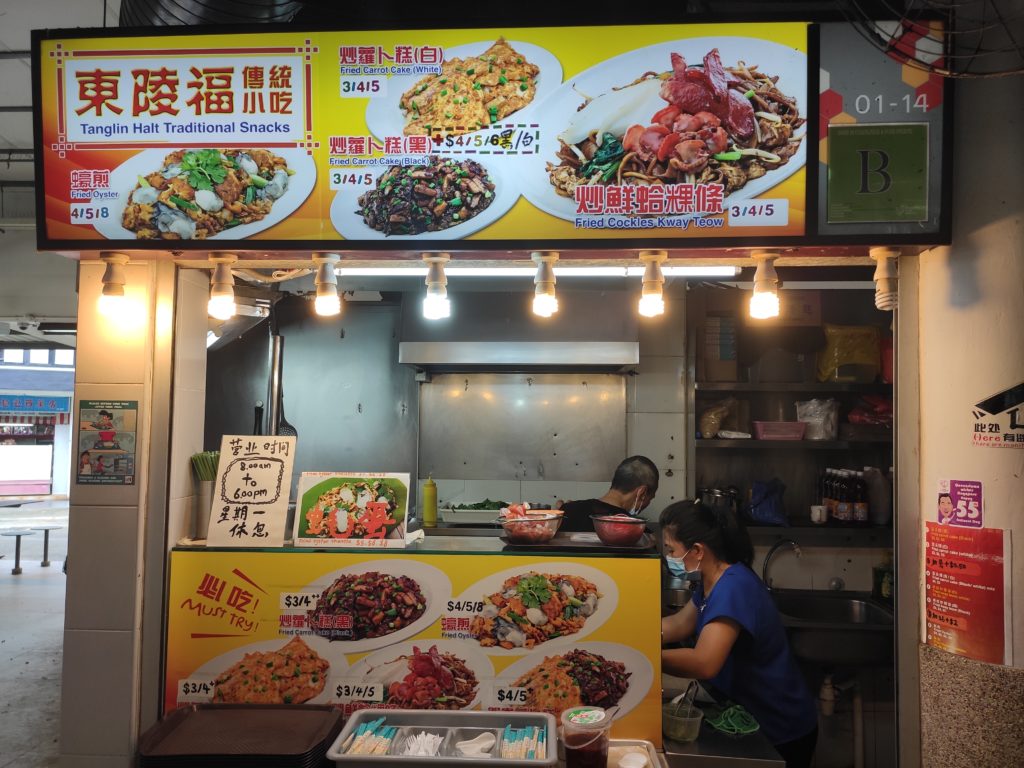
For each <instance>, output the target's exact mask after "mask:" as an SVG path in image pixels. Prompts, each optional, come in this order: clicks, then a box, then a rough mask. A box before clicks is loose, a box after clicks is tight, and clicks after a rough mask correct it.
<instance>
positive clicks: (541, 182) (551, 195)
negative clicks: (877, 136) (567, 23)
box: [520, 37, 810, 221]
mask: <svg viewBox="0 0 1024 768" xmlns="http://www.w3.org/2000/svg"><path fill="white" fill-rule="evenodd" d="M712 48H718V51H719V53H720V54H721V57H722V64H723V65H725V66H726V67H731V66H735V65H736V63H737V62H739V61H741V60H742V61H744V62H746V63H747V64H748V65H751V66H752V65H754V64H757V65H758V67H759V69H760V70H761V71H762V72H765V73H766V74H769V75H778V77H779V80H778V85H779V90H781V91H782V92H783V93H785V94H786V95H787V96H791V97H793V98H795V99H796V100H797V106H798V107H799V109H800V110H801V113H802V114H803V116H804V117H805V118H808V119H810V116H809V115H808V114H807V54H805V53H803V52H802V51H797V50H794V49H793V48H789V47H787V46H785V45H781V44H779V43H773V42H770V41H768V40H757V39H754V38H749V37H697V38H692V39H689V40H674V41H670V42H666V43H658V44H657V45H651V46H648V47H646V48H638V49H636V50H634V51H629V52H627V53H623V54H621V55H619V56H615V57H614V58H611V59H607V60H606V61H602V62H601V63H600V64H597V65H595V66H593V67H591V68H590V69H588V70H585V71H584V72H581V73H580V74H579V75H577V76H576V77H574V78H571V79H570V80H569V81H567V82H566V83H565V85H563V86H562V87H561V88H559V89H558V90H557V91H556V92H555V93H554V94H552V95H551V96H550V97H549V98H548V99H546V100H545V101H544V103H543V104H541V105H540V107H539V108H538V111H537V115H536V117H537V121H538V122H539V123H540V124H541V125H542V126H543V128H542V130H541V136H540V149H539V152H538V154H535V155H525V156H523V157H521V158H520V162H521V163H522V164H523V166H522V167H523V173H522V176H521V177H520V179H521V180H520V184H521V191H522V194H523V196H524V197H526V199H527V200H529V201H530V202H531V203H533V204H534V205H535V206H536V207H538V208H540V209H541V210H542V211H546V212H547V213H550V214H551V215H553V216H557V217H559V218H560V219H565V220H567V221H572V220H573V219H574V218H576V216H577V215H578V214H577V213H576V203H575V202H574V201H572V200H570V199H569V198H567V197H562V196H561V195H559V194H558V193H557V192H555V188H554V187H553V186H551V184H550V183H549V181H548V173H547V170H546V169H545V165H546V163H548V162H555V161H556V160H557V158H556V157H555V155H556V153H557V152H558V134H560V133H561V132H562V131H564V130H565V129H566V128H567V127H568V125H569V122H570V120H571V119H572V117H573V115H575V114H576V111H577V108H578V107H579V106H580V104H581V103H583V99H584V97H583V96H582V95H581V94H586V95H587V96H590V97H592V98H593V97H597V96H599V95H601V94H602V93H605V92H607V91H609V90H611V89H612V88H614V87H616V86H623V85H627V84H628V83H630V82H632V81H633V80H634V79H635V78H637V77H639V76H640V75H642V74H643V73H644V72H647V71H652V72H666V71H668V70H669V69H671V66H672V64H671V60H670V54H671V53H673V52H675V53H679V54H682V56H683V58H685V59H686V62H687V64H691V65H692V64H697V63H701V62H703V61H704V55H705V54H706V53H707V52H708V51H710V50H711V49H712ZM666 103H667V102H665V100H664V99H662V98H661V97H659V96H657V95H656V94H655V95H652V96H651V97H650V98H649V99H648V100H647V103H646V104H645V105H644V107H643V108H642V109H639V110H638V111H637V115H636V122H637V123H643V124H647V123H648V122H649V121H650V119H651V116H652V115H653V114H654V113H655V112H657V111H658V110H659V109H661V108H662V107H664V106H665V105H666ZM796 135H797V136H804V140H803V141H801V142H800V148H799V149H798V150H797V151H796V153H795V154H794V155H793V156H792V157H791V158H790V159H789V162H788V163H786V164H785V165H784V166H782V167H781V168H779V169H777V170H774V171H769V172H768V173H766V174H765V175H764V176H762V177H761V178H759V179H754V180H753V181H751V182H748V183H747V184H746V185H745V186H744V187H743V188H742V189H738V190H736V191H735V192H733V193H732V194H731V195H729V196H728V197H727V198H726V201H727V202H728V203H731V202H735V201H738V200H745V199H748V198H753V197H757V196H758V195H760V194H761V193H763V192H765V191H767V190H769V189H771V188H772V187H774V186H776V185H778V184H779V183H780V182H782V181H785V180H786V179H787V178H789V177H790V176H792V175H793V174H794V173H796V172H797V171H798V170H800V169H801V168H803V166H804V163H805V162H806V159H807V158H806V148H805V146H804V145H805V144H806V143H807V138H806V124H805V125H804V127H803V128H801V129H800V130H799V131H797V134H796Z"/></svg>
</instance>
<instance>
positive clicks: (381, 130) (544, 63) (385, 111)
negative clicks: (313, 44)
mask: <svg viewBox="0 0 1024 768" xmlns="http://www.w3.org/2000/svg"><path fill="white" fill-rule="evenodd" d="M508 44H509V45H511V46H512V47H513V48H514V49H515V50H516V51H517V52H518V53H521V54H522V55H523V58H525V59H526V60H527V61H528V62H530V63H531V64H536V65H537V66H538V67H539V68H540V72H538V73H537V90H536V92H535V93H534V95H533V101H531V102H530V103H529V104H527V105H526V106H525V107H523V108H522V109H520V110H519V111H517V112H513V113H512V114H511V115H508V116H507V117H505V118H503V119H502V122H506V121H510V122H511V121H514V122H517V123H518V122H523V121H525V120H528V119H530V113H531V112H533V110H534V108H535V107H536V105H537V104H538V103H540V102H541V101H543V100H544V99H545V98H547V97H548V95H549V94H551V93H553V92H554V91H555V89H556V88H558V86H560V85H561V84H562V65H561V63H560V62H559V61H558V59H556V58H555V57H554V56H553V55H552V54H551V53H550V52H549V51H548V50H546V49H544V48H541V47H540V46H538V45H534V44H533V43H524V42H521V41H519V40H509V41H508ZM492 45H494V40H484V41H481V42H478V43H465V44H464V45H456V46H454V47H452V48H445V49H444V59H445V61H451V60H452V59H464V58H467V57H469V56H478V55H480V54H481V53H483V52H484V51H486V50H487V49H488V48H490V47H491V46H492ZM424 77H425V75H395V76H394V77H392V78H390V79H389V80H388V95H387V97H386V98H380V99H370V103H369V105H368V106H367V107H366V126H367V127H368V128H369V129H370V132H371V133H372V134H373V135H374V136H376V137H377V138H378V139H381V140H383V139H384V137H385V136H401V135H402V131H403V130H404V128H405V115H404V114H403V113H402V109H401V108H400V107H399V106H398V102H399V101H400V100H401V98H402V94H403V93H405V92H406V91H407V90H409V89H410V88H412V87H413V86H414V85H416V83H418V82H419V81H420V80H422V79H423V78H424ZM470 133H471V134H472V133H476V131H472V132H470Z"/></svg>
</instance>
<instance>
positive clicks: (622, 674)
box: [164, 550, 661, 745]
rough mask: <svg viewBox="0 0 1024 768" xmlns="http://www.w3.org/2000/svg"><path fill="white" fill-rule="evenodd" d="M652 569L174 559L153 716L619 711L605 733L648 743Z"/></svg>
mask: <svg viewBox="0 0 1024 768" xmlns="http://www.w3.org/2000/svg"><path fill="white" fill-rule="evenodd" d="M659 568H660V565H659V561H658V560H657V558H654V557H649V558H615V557H589V558H588V557H578V556H576V557H573V556H568V555H566V556H562V555H559V554H549V555H548V556H546V557H538V556H528V555H498V554H487V555H483V554H453V553H450V552H445V553H440V552H438V553H415V554H413V553H409V552H319V553H316V554H315V555H314V556H311V555H310V554H309V553H308V552H295V551H282V552H253V551H248V552H222V551H195V550H192V551H189V550H180V551H174V552H172V553H171V578H170V592H169V599H168V617H167V655H166V668H165V681H164V682H165V697H164V710H165V712H167V711H170V710H172V709H174V708H175V707H178V706H182V705H185V704H189V703H194V702H202V701H214V702H225V703H276V704H334V705H336V706H337V707H339V708H340V709H342V710H343V711H344V712H345V713H346V714H350V713H351V712H353V711H355V710H357V709H362V708H367V707H384V708H403V709H404V708H412V709H450V710H462V709H467V710H490V711H513V710H516V709H519V708H526V709H530V710H546V711H551V712H553V713H555V714H556V715H557V714H559V713H560V712H561V711H562V710H563V709H565V708H568V707H570V706H573V705H575V704H579V703H581V702H582V703H584V704H600V705H603V706H605V707H610V706H612V705H613V704H617V705H618V706H619V712H618V714H617V716H616V721H615V725H614V727H613V730H612V735H613V736H615V737H619V738H635V739H649V740H651V741H653V742H654V743H655V744H659V745H660V743H661V715H660V713H661V674H660V672H661V664H660V662H661V618H660V616H661V610H660V605H659V597H658V591H657V590H656V589H655V590H650V589H642V588H636V589H633V588H632V585H641V584H657V583H658V579H659ZM627 590H628V591H627ZM281 670H287V671H288V674H287V675H284V674H282V673H281Z"/></svg>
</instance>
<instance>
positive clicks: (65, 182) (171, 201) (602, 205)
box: [35, 22, 815, 250]
mask: <svg viewBox="0 0 1024 768" xmlns="http://www.w3.org/2000/svg"><path fill="white" fill-rule="evenodd" d="M95 32H96V34H97V35H103V34H106V35H108V36H105V37H104V36H89V35H92V34H93V33H92V32H86V33H82V32H74V31H67V32H65V33H61V32H46V33H37V35H36V38H35V46H36V55H37V57H38V63H39V78H38V83H37V90H36V94H35V96H36V104H37V106H38V109H37V135H38V136H39V137H40V140H41V144H40V145H39V147H38V154H39V156H40V158H41V168H40V170H41V173H40V175H39V178H41V179H43V184H44V187H45V195H43V196H41V198H40V200H41V205H40V213H39V216H40V230H39V231H40V243H45V244H47V245H49V246H51V247H52V246H55V245H56V244H64V245H66V246H67V245H71V244H74V245H75V246H76V247H80V248H89V247H93V248H102V247H109V246H112V245H118V246H121V247H128V246H130V247H132V248H154V249H163V250H167V249H173V250H180V249H183V248H196V249H209V248H213V247H215V246H214V243H206V241H207V240H211V241H215V242H221V243H236V242H241V241H258V242H255V243H254V244H253V247H254V248H256V247H260V248H264V247H267V246H268V245H269V244H271V243H277V244H279V245H280V246H281V247H289V246H292V247H295V246H297V245H298V244H300V243H313V244H315V243H322V242H335V241H339V242H340V241H347V242H349V243H351V246H350V247H359V248H367V249H394V248H396V247H398V248H401V247H403V246H402V245H401V243H402V242H408V241H411V240H414V241H416V242H417V243H419V242H420V241H422V240H432V241H435V242H437V243H438V244H439V247H441V245H440V244H441V243H455V242H461V241H468V243H472V244H476V245H481V246H482V245H486V244H492V245H498V244H504V245H514V244H515V243H517V242H526V241H528V242H529V243H530V245H531V247H537V246H538V244H541V243H550V244H557V243H560V242H564V243H569V242H572V243H580V242H586V243H587V244H589V245H598V244H600V243H602V242H603V243H605V244H606V246H607V247H613V246H615V245H616V243H618V244H620V245H621V244H622V242H623V241H624V240H630V239H634V240H635V239H638V238H642V239H643V241H644V242H645V243H647V244H649V245H655V244H659V243H663V244H666V245H671V244H672V243H675V242H677V241H680V240H705V241H712V240H719V241H731V240H735V239H737V238H743V239H750V238H758V239H760V240H763V239H764V238H789V239H790V240H792V239H793V238H799V237H801V236H803V235H804V234H805V213H806V211H805V209H806V188H807V187H806V165H807V152H808V148H807V143H808V136H807V130H808V126H812V125H813V124H814V122H815V117H814V115H811V114H810V113H809V111H808V109H809V101H808V58H807V47H808V43H807V41H808V24H806V23H802V22H786V23H765V24H687V25H645V26H639V25H637V26H607V27H602V26H593V27H576V28H573V29H571V30H568V29H564V28H515V27H507V28H506V27H502V28H495V29H461V30H460V29H438V30H411V31H408V30H407V31H361V32H360V31H349V32H306V31H286V32H282V31H274V32H260V33H237V34H233V33H225V32H220V31H218V32H217V33H216V34H195V33H192V34H188V35H174V34H171V35H154V36H134V35H132V34H131V33H128V34H126V35H120V36H116V37H113V36H109V32H108V33H104V32H102V31H99V30H96V31H95ZM396 243H398V245H396Z"/></svg>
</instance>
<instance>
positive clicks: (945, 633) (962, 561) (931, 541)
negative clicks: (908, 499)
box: [924, 522, 1013, 665]
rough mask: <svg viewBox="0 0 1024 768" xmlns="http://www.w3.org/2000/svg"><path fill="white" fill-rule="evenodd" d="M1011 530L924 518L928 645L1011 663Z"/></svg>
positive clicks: (987, 660)
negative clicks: (976, 526)
mask: <svg viewBox="0 0 1024 768" xmlns="http://www.w3.org/2000/svg"><path fill="white" fill-rule="evenodd" d="M1011 552H1012V549H1011V546H1010V531H1004V530H1002V529H1000V528H977V529H970V528H952V527H949V526H946V525H943V524H941V523H935V522H928V523H926V531H925V552H924V565H925V606H924V635H925V639H926V641H927V643H928V645H932V646H935V647H936V648H940V649H942V650H944V651H948V652H950V653H955V654H958V655H960V656H968V657H970V658H972V659H977V660H978V661H985V662H988V663H989V664H1007V665H1009V664H1013V613H1012V610H1013V608H1012V603H1011V582H1010V574H1011V572H1012V567H1011Z"/></svg>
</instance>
